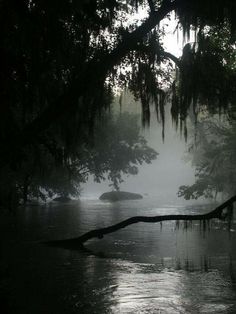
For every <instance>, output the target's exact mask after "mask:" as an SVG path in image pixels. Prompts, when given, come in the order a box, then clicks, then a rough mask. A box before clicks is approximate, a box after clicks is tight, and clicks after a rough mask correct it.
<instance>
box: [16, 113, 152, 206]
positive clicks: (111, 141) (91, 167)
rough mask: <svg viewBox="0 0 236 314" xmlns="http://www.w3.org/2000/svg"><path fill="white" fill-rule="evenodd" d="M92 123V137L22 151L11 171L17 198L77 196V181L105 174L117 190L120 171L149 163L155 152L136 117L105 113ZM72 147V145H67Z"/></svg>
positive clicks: (130, 172)
mask: <svg viewBox="0 0 236 314" xmlns="http://www.w3.org/2000/svg"><path fill="white" fill-rule="evenodd" d="M101 119H102V120H101V121H100V122H97V124H96V125H95V126H94V136H93V138H92V140H90V139H89V138H88V140H87V141H86V143H83V145H82V144H80V145H77V146H75V147H73V151H70V150H68V149H67V148H65V147H64V146H58V143H57V146H56V147H54V149H55V150H54V151H51V152H50V151H49V150H46V149H45V147H44V146H35V147H32V148H31V149H28V151H25V152H24V161H23V162H22V163H21V167H20V168H18V169H17V170H16V171H15V173H14V174H13V178H14V179H16V184H17V188H16V193H17V196H18V198H19V199H21V200H23V201H25V202H26V201H27V199H28V198H32V197H33V198H35V197H37V198H40V199H43V200H46V199H47V198H48V197H52V196H53V195H55V194H59V195H61V196H63V197H67V196H68V195H71V196H78V195H79V193H80V185H81V183H84V182H86V181H87V179H88V176H89V175H90V174H91V175H93V176H94V180H95V181H96V182H101V181H102V180H105V179H106V178H108V179H109V180H110V181H111V183H112V186H113V187H114V188H115V189H116V190H118V189H119V184H120V183H121V182H122V181H123V175H135V174H137V173H138V165H141V164H142V163H151V162H152V160H154V159H155V158H156V157H157V152H156V151H155V150H153V149H152V148H150V147H149V146H148V145H147V141H146V140H145V139H144V137H143V136H141V135H140V127H139V126H138V121H137V117H136V116H134V115H131V114H128V113H123V114H120V115H118V116H113V115H108V114H106V115H104V116H103V117H102V118H101ZM70 148H71V147H70Z"/></svg>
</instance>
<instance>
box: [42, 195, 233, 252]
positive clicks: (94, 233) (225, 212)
mask: <svg viewBox="0 0 236 314" xmlns="http://www.w3.org/2000/svg"><path fill="white" fill-rule="evenodd" d="M235 201H236V195H234V196H233V197H231V198H230V199H228V200H227V201H225V202H224V203H222V204H221V205H219V206H218V207H216V208H215V209H214V210H212V211H210V212H208V213H206V214H199V215H163V216H153V217H148V216H135V217H131V218H128V219H126V220H123V221H121V222H119V223H117V224H115V225H112V226H109V227H106V228H101V229H95V230H91V231H89V232H86V233H84V234H83V235H81V236H80V237H76V238H71V239H65V240H56V241H48V242H45V244H47V245H49V246H54V247H62V248H68V249H75V248H78V249H79V248H81V247H83V245H84V243H85V242H87V241H88V240H90V239H93V238H98V239H102V238H103V237H104V235H105V234H109V233H112V232H115V231H117V230H120V229H122V228H125V227H127V226H129V225H132V224H135V223H138V222H151V223H155V222H162V221H170V220H172V221H193V220H198V221H210V220H211V219H220V220H225V219H226V218H228V219H229V220H230V219H231V217H232V213H233V204H234V202H235Z"/></svg>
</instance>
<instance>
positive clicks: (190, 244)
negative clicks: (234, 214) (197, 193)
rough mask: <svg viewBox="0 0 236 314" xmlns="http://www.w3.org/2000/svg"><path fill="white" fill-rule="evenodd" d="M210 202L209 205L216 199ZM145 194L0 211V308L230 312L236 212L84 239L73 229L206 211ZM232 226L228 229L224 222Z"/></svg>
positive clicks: (235, 279)
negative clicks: (229, 218)
mask: <svg viewBox="0 0 236 314" xmlns="http://www.w3.org/2000/svg"><path fill="white" fill-rule="evenodd" d="M212 206H213V205H212ZM210 208H211V206H210V205H208V206H206V205H205V206H203V205H201V206H197V205H195V206H180V205H178V206H175V205H173V204H167V203H166V204H165V203H162V204H160V203H158V201H157V200H154V199H152V200H150V199H149V198H148V197H146V198H145V199H143V200H139V201H123V202H117V203H113V204H112V203H106V202H102V201H99V200H95V199H84V200H81V201H75V202H71V203H68V204H63V205H62V204H49V205H45V206H28V207H21V208H19V209H18V210H17V211H16V212H15V213H14V214H11V215H9V214H5V217H2V218H1V262H0V266H1V270H0V275H1V281H0V297H1V307H2V308H4V311H1V313H4V314H5V313H14V314H15V313H16V314H17V313H24V314H26V313H27V314H28V313H29V314H37V313H42V314H45V313H55V314H56V313H80V314H83V313H89V314H93V313H98V314H105V313H136V314H137V313H163V314H164V313H171V314H174V313H236V244H235V243H236V232H235V230H236V222H235V221H234V222H233V223H232V224H231V226H229V228H228V225H227V224H226V223H218V222H214V223H212V224H211V226H206V228H203V227H202V226H200V224H199V223H198V222H195V223H193V224H192V225H191V226H190V225H188V226H187V225H184V224H181V223H180V225H177V224H176V223H174V222H164V223H163V224H162V225H160V224H159V223H156V224H147V223H146V224H145V223H139V224H136V225H132V226H129V227H127V228H125V229H122V230H120V231H118V232H116V233H113V234H110V235H107V236H105V237H104V238H103V239H102V240H97V239H95V240H91V241H90V242H88V243H87V244H86V247H87V248H88V249H89V250H90V252H83V251H76V250H73V251H72V250H65V249H62V248H51V247H47V246H45V245H43V244H42V243H41V241H45V240H54V239H64V238H69V237H75V236H79V235H81V234H82V233H84V232H86V231H89V230H91V229H94V228H99V227H105V226H108V225H111V224H114V223H117V222H119V221H121V220H123V219H126V218H128V217H132V216H135V215H150V216H154V215H163V214H168V213H170V214H178V213H181V214H182V213H191V214H194V213H199V212H206V211H208V210H209V209H210ZM229 229H230V230H231V231H230V232H229Z"/></svg>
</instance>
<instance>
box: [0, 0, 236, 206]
mask: <svg viewBox="0 0 236 314" xmlns="http://www.w3.org/2000/svg"><path fill="white" fill-rule="evenodd" d="M141 8H143V9H144V10H146V12H147V17H146V18H144V19H140V21H139V23H136V22H133V20H132V15H133V14H134V13H135V12H138V10H139V9H141ZM171 13H174V14H175V15H176V19H177V20H178V22H179V25H181V27H182V29H183V32H184V34H185V35H186V37H188V34H189V32H190V29H191V28H193V29H194V30H195V31H196V38H197V42H198V44H197V45H194V44H192V43H188V44H187V45H186V46H185V48H184V50H183V56H182V57H181V58H176V57H175V56H173V55H172V54H170V53H169V52H167V51H165V50H164V48H163V35H164V34H165V28H164V29H163V28H162V27H161V26H160V23H161V21H163V19H164V18H166V17H167V18H168V16H169V15H170V14H171ZM235 13H236V4H235V1H234V0H217V1H214V3H212V1H211V0H204V1H203V0H198V1H196V0H151V1H144V0H129V1H125V2H124V1H120V0H112V1H110V0H102V1H97V0H81V1H76V0H62V1H55V0H50V1H45V0H20V1H18V0H11V1H8V0H3V1H1V3H0V35H1V38H2V40H1V58H0V60H1V73H0V83H1V107H0V140H1V145H2V149H1V156H0V178H1V181H2V182H3V183H2V184H1V191H0V194H1V197H0V199H1V202H3V201H4V202H5V200H8V199H17V194H16V193H15V191H16V190H17V184H18V183H17V182H18V179H17V174H18V173H20V172H21V170H22V173H23V174H24V175H23V176H21V178H20V180H22V182H24V184H23V186H24V188H23V189H24V191H25V192H24V193H25V194H26V193H27V189H28V186H29V176H28V172H27V169H30V167H31V166H30V163H31V162H32V160H33V161H34V162H35V163H36V164H37V167H42V168H44V170H43V172H44V173H47V169H48V167H49V165H51V164H50V163H52V164H53V166H55V165H58V164H61V165H62V164H63V159H64V152H65V151H66V152H67V153H68V154H71V156H73V152H74V148H75V147H76V149H77V147H78V145H81V147H82V146H83V144H84V143H85V142H86V141H87V139H88V137H90V138H91V137H92V136H93V129H94V124H95V123H96V118H99V116H101V115H102V112H103V110H104V109H106V108H108V107H109V105H110V103H111V100H112V94H113V88H114V87H115V86H119V87H120V88H125V87H126V88H129V89H130V90H131V92H132V93H133V94H134V95H135V97H136V98H139V99H140V100H141V103H142V112H143V123H144V124H145V123H148V122H149V118H150V110H149V106H150V104H151V103H154V104H155V106H156V109H157V112H158V114H159V115H160V117H161V120H162V122H163V124H164V104H165V99H166V97H167V95H168V93H167V92H168V87H169V91H170V90H171V94H170V95H171V98H172V103H173V105H172V116H173V118H174V120H175V121H176V123H177V122H178V121H180V126H181V128H182V127H183V126H184V121H185V118H186V115H187V111H188V108H189V106H190V105H193V106H194V108H195V111H198V110H199V107H201V106H202V105H204V106H206V107H207V108H209V109H211V108H214V109H216V108H218V109H221V108H224V109H227V108H229V107H227V106H228V104H231V105H232V104H233V103H234V99H235V85H234V82H235V69H233V68H232V67H230V66H228V65H225V62H224V59H223V58H222V56H221V54H220V53H216V50H217V49H218V46H219V45H218V44H220V42H219V43H217V41H216V42H215V46H211V45H208V44H207V43H208V38H209V36H210V35H212V34H210V33H209V32H208V30H209V29H211V28H212V27H218V33H219V34H221V31H222V29H223V26H224V25H226V24H227V27H228V30H229V34H230V38H231V43H232V44H231V46H232V47H233V43H234V39H235V37H234V36H235V25H236V20H235ZM209 34H210V35H209ZM218 51H219V50H218ZM173 62H174V64H175V65H176V67H177V68H178V71H177V74H176V75H174V72H175V70H174V68H173ZM171 87H172V88H171ZM185 133H186V130H185ZM30 154H33V155H34V158H32V159H31V158H30V157H29V156H30ZM47 156H49V157H48V158H49V160H47V159H48V158H47ZM13 194H14V196H13Z"/></svg>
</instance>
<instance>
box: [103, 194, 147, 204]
mask: <svg viewBox="0 0 236 314" xmlns="http://www.w3.org/2000/svg"><path fill="white" fill-rule="evenodd" d="M141 198H143V197H142V195H141V194H137V193H131V192H124V191H112V192H106V193H103V194H102V195H101V196H100V197H99V199H100V200H106V201H112V202H114V201H123V200H138V199H141Z"/></svg>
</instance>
